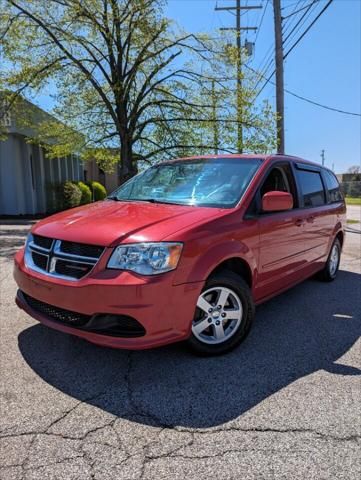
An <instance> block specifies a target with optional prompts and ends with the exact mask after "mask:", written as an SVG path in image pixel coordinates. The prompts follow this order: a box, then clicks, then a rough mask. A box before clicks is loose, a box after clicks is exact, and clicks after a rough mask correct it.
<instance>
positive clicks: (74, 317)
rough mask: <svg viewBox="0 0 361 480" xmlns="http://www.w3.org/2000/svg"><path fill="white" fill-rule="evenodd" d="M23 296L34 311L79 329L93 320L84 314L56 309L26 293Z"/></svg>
mask: <svg viewBox="0 0 361 480" xmlns="http://www.w3.org/2000/svg"><path fill="white" fill-rule="evenodd" d="M22 294H23V295H24V298H25V300H26V302H27V303H28V305H29V306H30V307H31V308H32V309H33V310H35V311H36V312H39V313H42V314H43V315H45V316H47V317H49V318H51V319H53V320H57V321H59V322H62V323H67V324H69V325H72V326H77V327H79V326H82V325H85V324H86V323H87V322H88V321H89V320H90V318H91V317H90V316H89V315H83V314H82V313H77V312H72V311H70V310H65V309H63V308H59V307H54V306H53V305H49V304H48V303H45V302H42V301H40V300H37V299H36V298H33V297H30V295H27V294H26V293H24V292H22Z"/></svg>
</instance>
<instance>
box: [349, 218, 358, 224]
mask: <svg viewBox="0 0 361 480" xmlns="http://www.w3.org/2000/svg"><path fill="white" fill-rule="evenodd" d="M346 223H350V224H353V223H360V222H359V221H358V220H353V219H349V220H346Z"/></svg>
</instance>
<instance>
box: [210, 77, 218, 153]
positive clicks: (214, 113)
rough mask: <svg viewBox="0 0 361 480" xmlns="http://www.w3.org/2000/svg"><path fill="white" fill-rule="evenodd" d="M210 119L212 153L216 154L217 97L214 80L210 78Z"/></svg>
mask: <svg viewBox="0 0 361 480" xmlns="http://www.w3.org/2000/svg"><path fill="white" fill-rule="evenodd" d="M211 95H212V120H213V145H214V154H215V155H218V144H219V130H218V123H217V97H216V89H215V81H214V80H212V94H211Z"/></svg>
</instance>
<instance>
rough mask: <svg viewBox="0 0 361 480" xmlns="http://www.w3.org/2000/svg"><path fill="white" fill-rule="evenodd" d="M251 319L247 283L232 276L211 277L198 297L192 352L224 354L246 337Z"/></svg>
mask: <svg viewBox="0 0 361 480" xmlns="http://www.w3.org/2000/svg"><path fill="white" fill-rule="evenodd" d="M253 317H254V304H253V300H252V295H251V292H250V289H249V287H248V285H247V284H246V282H245V281H244V280H243V279H242V278H241V277H239V276H238V275H236V274H234V273H233V272H229V271H224V272H221V273H218V274H215V275H213V276H212V277H211V278H210V279H209V280H208V281H207V283H206V285H205V287H204V289H203V291H202V292H201V294H200V295H199V297H198V301H197V306H196V311H195V316H194V319H193V322H192V334H191V337H190V338H189V340H188V344H189V346H190V347H191V349H192V350H193V351H194V352H195V353H198V354H200V355H220V354H223V353H226V352H228V351H230V350H232V349H233V348H235V347H236V346H237V345H239V344H240V343H241V342H242V340H244V338H245V337H246V335H247V333H248V332H249V329H250V326H251V323H252V320H253Z"/></svg>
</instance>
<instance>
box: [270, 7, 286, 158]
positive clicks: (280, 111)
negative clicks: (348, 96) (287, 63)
mask: <svg viewBox="0 0 361 480" xmlns="http://www.w3.org/2000/svg"><path fill="white" fill-rule="evenodd" d="M273 11H274V25H275V63H276V113H277V152H278V153H281V154H283V153H285V123H284V116H285V115H284V113H285V112H284V85H283V39H282V16H281V0H273Z"/></svg>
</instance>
